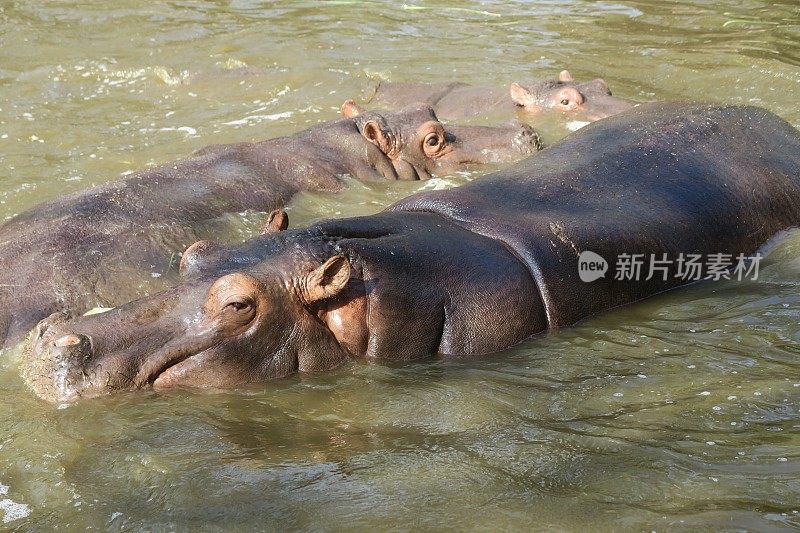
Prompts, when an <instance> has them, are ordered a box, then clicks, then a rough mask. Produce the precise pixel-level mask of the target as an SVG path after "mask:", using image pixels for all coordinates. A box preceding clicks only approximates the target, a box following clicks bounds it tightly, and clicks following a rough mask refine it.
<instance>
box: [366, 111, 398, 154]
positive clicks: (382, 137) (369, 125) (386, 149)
mask: <svg viewBox="0 0 800 533" xmlns="http://www.w3.org/2000/svg"><path fill="white" fill-rule="evenodd" d="M359 129H360V130H361V135H363V136H364V138H365V139H366V140H368V141H369V142H371V143H372V144H374V145H375V146H377V147H378V148H380V149H381V152H383V153H384V154H386V155H387V156H389V157H392V158H393V155H392V154H391V151H392V149H393V148H394V147H393V146H392V142H391V141H390V140H389V137H388V136H387V135H386V133H384V132H383V128H381V125H380V123H379V122H378V121H377V120H368V121H366V122H365V123H364V124H362V125H361V126H360V128H359Z"/></svg>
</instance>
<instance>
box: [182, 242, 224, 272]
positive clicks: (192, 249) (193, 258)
mask: <svg viewBox="0 0 800 533" xmlns="http://www.w3.org/2000/svg"><path fill="white" fill-rule="evenodd" d="M219 250H220V246H219V244H217V243H215V242H212V241H205V240H203V241H197V242H196V243H194V244H193V245H191V246H189V247H188V248H187V249H186V251H185V252H183V255H182V256H181V262H180V264H179V265H178V272H179V273H180V275H181V276H188V275H190V274H194V273H196V272H198V271H199V270H200V267H201V266H202V263H203V258H204V257H205V258H208V256H209V255H212V254H216V253H218V252H219Z"/></svg>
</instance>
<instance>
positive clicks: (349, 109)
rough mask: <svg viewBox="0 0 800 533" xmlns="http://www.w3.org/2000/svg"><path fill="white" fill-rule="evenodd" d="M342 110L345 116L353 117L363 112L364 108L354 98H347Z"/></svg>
mask: <svg viewBox="0 0 800 533" xmlns="http://www.w3.org/2000/svg"><path fill="white" fill-rule="evenodd" d="M341 111H342V116H343V117H344V118H353V117H357V116H358V115H361V114H363V113H364V108H363V107H361V106H360V105H358V104H357V103H355V102H354V101H352V100H345V101H344V103H343V104H342V108H341Z"/></svg>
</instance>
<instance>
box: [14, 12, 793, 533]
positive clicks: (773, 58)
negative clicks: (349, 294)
mask: <svg viewBox="0 0 800 533" xmlns="http://www.w3.org/2000/svg"><path fill="white" fill-rule="evenodd" d="M720 4H721V3H714V2H708V1H703V0H695V1H693V2H679V3H672V2H670V3H667V2H656V1H652V2H644V1H624V2H615V1H613V0H610V1H604V2H588V1H577V0H542V1H535V2H528V3H521V2H517V3H506V2H485V3H481V4H478V3H455V2H452V3H443V2H435V3H411V4H408V5H401V4H396V3H390V2H367V3H357V2H348V1H337V2H329V3H324V4H315V3H310V2H309V3H302V2H293V3H277V4H272V3H260V2H256V1H252V0H231V1H230V2H210V1H209V2H199V1H191V0H185V1H174V2H167V3H163V4H160V3H155V2H145V1H132V0H122V1H117V2H113V3H111V2H80V3H79V2H66V1H50V2H42V1H34V0H31V1H26V2H3V3H2V4H0V43H1V44H2V49H1V51H0V220H1V219H2V218H5V217H10V216H12V215H13V214H15V213H18V212H20V211H22V210H24V209H26V208H28V207H30V206H32V205H34V204H36V203H38V202H41V201H43V200H46V199H48V198H52V197H55V196H58V195H61V194H64V193H66V192H69V191H74V190H79V189H82V188H85V187H88V186H91V185H93V184H97V183H101V182H103V181H106V180H110V179H114V178H115V177H117V176H118V175H119V174H121V173H123V172H126V171H130V170H135V169H140V168H142V167H144V166H146V165H148V164H152V163H158V162H164V161H169V160H172V159H175V158H178V157H181V156H184V155H186V154H188V153H190V151H192V150H193V149H196V148H200V147H202V146H205V145H207V144H211V143H219V142H234V141H242V140H256V139H263V138H268V137H272V136H277V135H283V134H288V133H292V132H295V131H298V130H300V129H303V128H305V127H307V126H309V125H311V124H314V123H316V122H318V121H320V120H324V119H330V118H334V117H335V116H336V110H337V109H338V106H339V105H340V104H341V102H342V101H343V100H344V99H345V98H349V97H355V98H359V97H363V96H365V95H367V94H369V91H370V88H371V87H372V86H373V85H374V80H376V79H390V80H397V81H407V80H418V81H449V80H453V79H457V80H462V81H467V82H473V83H488V84H492V85H502V84H506V83H508V82H511V81H514V80H527V79H532V78H537V77H542V76H551V75H554V74H555V73H557V72H558V71H559V70H561V69H562V68H569V69H570V70H571V71H572V73H573V75H574V76H575V77H576V78H590V77H597V76H603V77H605V78H606V80H607V81H608V82H609V84H610V85H611V87H612V89H613V90H614V92H615V94H617V95H619V96H622V97H626V98H631V99H636V100H650V99H700V100H710V101H718V102H730V103H753V104H757V105H761V106H764V107H766V108H768V109H770V110H772V111H774V112H776V113H777V114H779V115H781V116H782V117H784V118H785V119H787V120H788V121H790V122H791V123H792V124H794V125H796V126H797V125H800V106H798V104H797V101H798V99H800V66H799V65H800V5H798V4H797V3H796V2H789V1H785V2H766V1H762V0H743V1H739V2H735V3H730V5H720ZM542 127H543V128H544V130H545V134H546V135H545V136H546V139H547V140H550V141H552V140H554V139H555V138H557V137H559V136H562V135H565V134H566V133H567V132H566V130H565V129H564V128H563V127H561V126H559V125H555V124H543V125H542ZM742 150H747V146H742ZM475 177H477V175H472V176H456V177H445V178H444V179H442V180H439V181H437V182H434V183H429V184H427V185H426V186H449V185H453V184H459V183H463V182H464V181H465V180H467V179H471V178H475ZM420 186H421V184H410V185H409V184H391V185H374V186H369V187H367V186H364V185H362V184H358V183H353V184H352V186H351V189H350V190H349V191H348V192H347V193H345V194H342V195H339V196H337V197H333V196H331V195H324V194H317V195H307V196H305V197H303V198H301V199H299V200H298V201H297V202H295V203H294V204H293V205H292V206H291V210H290V216H291V218H292V224H293V225H299V224H303V223H307V222H309V221H311V220H314V219H317V218H320V217H326V216H347V215H351V214H356V213H358V214H361V213H370V212H374V211H376V210H379V209H380V208H381V207H382V206H384V205H386V204H388V203H390V202H391V201H393V200H395V199H397V198H400V197H402V196H404V195H406V194H408V193H410V192H412V191H413V190H416V189H418V188H419V187H420ZM253 226H254V224H251V223H249V222H248V220H244V221H243V223H242V236H246V235H247V233H248V232H249V231H251V230H252V227H253ZM799 279H800V235H798V234H795V235H793V236H790V237H789V238H787V239H786V240H785V241H784V242H783V243H782V244H781V246H779V247H778V249H777V250H775V251H774V252H773V253H772V254H771V255H770V256H769V258H768V259H767V260H766V261H765V263H764V264H763V265H762V271H761V276H760V279H759V280H758V281H757V282H748V283H724V282H723V283H716V284H708V285H704V286H696V287H693V288H690V289H687V290H683V291H678V292H675V293H672V294H668V295H664V296H661V297H658V298H655V299H652V300H650V301H648V302H645V303H643V304H640V305H636V306H633V307H630V308H627V309H623V310H619V311H616V312H614V313H610V314H607V315H605V316H603V317H598V318H595V319H592V320H590V321H588V322H585V323H583V324H581V325H580V326H578V327H575V328H572V329H568V330H564V331H562V332H560V333H558V334H554V335H550V336H547V337H544V338H539V339H534V340H532V341H530V342H528V343H526V344H525V345H523V346H520V347H517V348H515V349H513V350H509V351H508V352H507V353H504V354H500V355H498V356H495V357H492V358H484V359H471V360H460V361H432V362H421V363H418V364H412V365H407V366H401V367H382V366H368V365H364V364H352V365H350V366H347V367H344V368H341V369H339V370H338V371H336V372H333V373H330V374H326V375H321V376H312V377H302V378H300V377H296V378H293V379H288V380H284V381H280V382H277V383H271V384H268V385H265V386H263V387H259V388H255V389H248V390H243V391H229V392H223V393H214V394H211V393H203V392H199V393H190V392H174V393H169V394H154V393H145V394H131V395H122V396H118V397H114V398H106V399H101V400H97V401H91V402H83V403H80V404H77V405H73V406H70V407H66V408H63V409H54V408H52V407H50V406H48V405H45V404H43V403H41V402H39V401H38V400H37V399H36V398H35V397H34V396H33V395H32V394H31V393H29V392H28V391H27V390H26V389H25V387H24V386H23V384H22V382H21V381H20V379H19V377H18V376H17V354H16V353H15V352H13V351H11V352H9V353H6V354H4V355H3V356H2V357H0V383H2V388H3V390H2V399H0V529H4V528H9V529H17V530H21V531H29V530H31V531H42V530H50V529H53V528H60V529H84V528H87V527H91V528H95V529H101V530H105V529H109V530H156V531H162V530H182V531H194V530H218V529H263V530H285V529H287V528H304V529H314V530H329V529H333V530H344V529H357V530H367V529H372V528H375V527H381V528H393V529H401V530H422V529H435V530H445V529H453V530H463V529H481V530H491V531H495V530H509V529H532V530H544V529H548V530H554V529H555V530H575V531H585V530H642V531H651V530H657V531H663V530H687V531H689V530H691V531H695V530H698V529H699V530H718V529H724V530H739V529H746V530H755V531H777V530H783V529H787V528H799V527H800V514H799V513H800V412H799V411H798V409H799V408H800V324H798V322H800V292H799V291H798V289H800V282H798V280H799Z"/></svg>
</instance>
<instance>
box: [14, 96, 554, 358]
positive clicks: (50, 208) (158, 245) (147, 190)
mask: <svg viewBox="0 0 800 533" xmlns="http://www.w3.org/2000/svg"><path fill="white" fill-rule="evenodd" d="M342 113H343V115H345V117H346V118H344V119H342V120H337V121H333V122H328V123H323V124H321V125H317V126H315V127H312V128H310V129H308V130H306V131H303V132H300V133H298V134H296V135H292V136H289V137H282V138H277V139H271V140H267V141H262V142H255V143H239V144H231V145H216V146H210V147H207V148H204V149H202V150H200V151H199V152H197V153H195V154H194V155H193V156H192V157H190V158H187V159H184V160H181V161H178V162H176V163H167V164H165V165H161V166H158V167H154V168H151V169H147V170H145V171H142V172H138V173H135V174H133V175H131V176H128V177H126V178H125V179H122V180H119V181H114V182H111V183H108V184H106V185H102V186H99V187H93V188H90V189H88V190H85V191H81V192H78V193H75V194H72V195H69V196H66V197H63V198H58V199H55V200H53V201H49V202H45V203H43V204H40V205H38V206H36V207H34V208H32V209H29V210H28V211H25V212H24V213H22V214H20V215H18V216H16V217H14V218H13V219H11V220H10V221H8V222H6V223H5V224H4V225H3V226H0V347H3V346H6V347H7V346H10V345H12V344H14V343H16V342H18V341H19V340H20V339H21V338H22V337H23V336H24V335H25V334H26V333H27V332H28V331H30V330H31V329H32V328H33V327H34V326H35V325H36V323H37V322H39V321H40V320H42V319H43V318H45V317H47V316H48V315H50V314H51V313H53V312H55V311H57V310H60V309H64V308H68V309H70V310H72V311H75V312H78V313H81V312H84V311H87V310H89V309H91V308H93V307H97V306H103V307H107V306H114V305H119V304H122V303H125V302H127V301H130V300H131V299H134V298H138V297H141V296H144V294H145V293H146V292H145V291H146V289H147V288H149V287H150V286H151V284H152V282H153V278H152V277H151V276H152V275H153V274H155V276H164V277H163V278H162V279H160V280H157V281H160V282H161V287H159V289H161V288H164V287H165V286H167V285H168V283H167V282H168V281H169V279H170V278H171V279H172V280H173V281H174V280H176V279H177V273H176V272H175V271H176V268H173V267H176V265H177V258H178V257H179V256H180V252H181V251H182V250H184V249H185V248H186V247H187V246H188V245H189V244H191V243H193V242H195V241H197V240H198V239H199V238H201V237H203V236H206V235H209V234H212V235H213V234H214V231H218V230H219V228H220V227H223V226H224V223H225V220H224V219H222V218H221V217H223V216H224V215H226V214H228V213H240V212H243V211H246V210H254V211H265V212H268V211H271V210H273V209H275V208H277V207H281V206H284V205H285V204H286V203H287V202H288V201H289V200H290V199H291V198H292V197H293V196H294V195H295V194H296V193H298V192H300V191H308V190H324V191H340V190H342V189H344V188H345V183H344V181H343V180H342V176H343V175H347V174H349V175H351V176H353V177H355V178H358V179H361V180H383V179H389V180H393V179H424V178H428V177H430V175H431V174H432V173H447V172H451V171H453V170H459V169H466V168H471V167H473V166H474V165H480V164H486V163H503V162H510V161H515V160H518V159H520V158H522V157H523V156H525V155H528V154H530V153H532V152H533V151H535V150H537V149H538V148H539V147H540V144H539V141H538V137H537V136H536V134H535V133H534V132H533V131H532V130H531V129H530V128H529V127H528V126H525V125H522V124H517V125H511V126H504V127H500V128H489V127H474V126H454V125H447V126H443V125H442V124H441V123H440V122H439V121H438V119H437V118H436V116H435V114H434V113H433V111H432V110H431V108H430V107H429V106H427V105H425V104H415V105H411V106H409V107H406V108H404V109H402V110H399V111H396V112H392V113H371V112H365V111H364V110H363V109H361V108H359V107H358V106H356V105H355V104H354V103H352V102H351V101H347V102H345V104H344V105H343V106H342ZM228 222H230V220H228ZM148 282H150V284H148Z"/></svg>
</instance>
